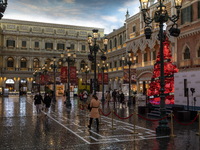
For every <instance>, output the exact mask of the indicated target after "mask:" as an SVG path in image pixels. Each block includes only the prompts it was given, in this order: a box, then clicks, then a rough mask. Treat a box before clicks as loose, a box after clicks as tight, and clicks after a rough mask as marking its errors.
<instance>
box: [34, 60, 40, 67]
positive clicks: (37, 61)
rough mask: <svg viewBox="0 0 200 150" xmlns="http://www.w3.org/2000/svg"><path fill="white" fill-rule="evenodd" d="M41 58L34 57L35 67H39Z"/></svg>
mask: <svg viewBox="0 0 200 150" xmlns="http://www.w3.org/2000/svg"><path fill="white" fill-rule="evenodd" d="M39 66H40V60H39V59H38V58H33V68H39Z"/></svg>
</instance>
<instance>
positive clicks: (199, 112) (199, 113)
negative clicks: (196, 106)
mask: <svg viewBox="0 0 200 150" xmlns="http://www.w3.org/2000/svg"><path fill="white" fill-rule="evenodd" d="M198 115H199V133H198V132H197V133H196V135H200V111H198Z"/></svg>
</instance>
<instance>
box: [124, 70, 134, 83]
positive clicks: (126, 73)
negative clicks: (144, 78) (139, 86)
mask: <svg viewBox="0 0 200 150" xmlns="http://www.w3.org/2000/svg"><path fill="white" fill-rule="evenodd" d="M130 79H131V83H136V69H133V68H131V69H130ZM123 80H124V83H129V69H124V76H123Z"/></svg>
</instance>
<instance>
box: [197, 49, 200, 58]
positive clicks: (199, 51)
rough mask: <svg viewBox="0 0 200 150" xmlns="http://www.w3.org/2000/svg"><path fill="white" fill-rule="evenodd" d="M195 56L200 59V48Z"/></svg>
mask: <svg viewBox="0 0 200 150" xmlns="http://www.w3.org/2000/svg"><path fill="white" fill-rule="evenodd" d="M197 56H198V57H200V47H199V49H198V51H197Z"/></svg>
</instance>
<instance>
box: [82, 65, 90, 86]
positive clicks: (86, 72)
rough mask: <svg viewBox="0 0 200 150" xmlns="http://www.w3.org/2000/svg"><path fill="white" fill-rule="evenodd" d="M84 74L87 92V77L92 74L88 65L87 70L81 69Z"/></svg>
mask: <svg viewBox="0 0 200 150" xmlns="http://www.w3.org/2000/svg"><path fill="white" fill-rule="evenodd" d="M81 71H82V72H85V75H86V80H85V89H86V90H87V75H88V73H89V72H90V68H89V67H88V66H87V65H86V66H85V68H81Z"/></svg>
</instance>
